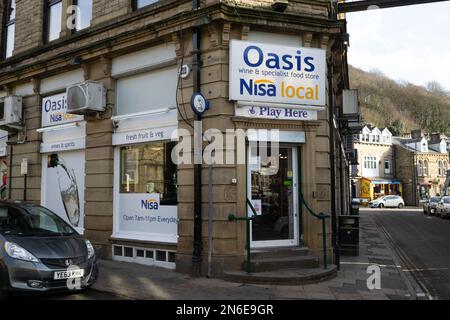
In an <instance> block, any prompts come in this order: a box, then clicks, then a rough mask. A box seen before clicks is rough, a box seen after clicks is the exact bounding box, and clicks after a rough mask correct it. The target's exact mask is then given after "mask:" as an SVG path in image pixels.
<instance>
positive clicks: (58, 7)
mask: <svg viewBox="0 0 450 320" xmlns="http://www.w3.org/2000/svg"><path fill="white" fill-rule="evenodd" d="M45 13H46V24H45V26H46V30H45V31H46V32H45V40H46V42H50V41H53V40H56V39H59V36H60V34H61V30H62V0H47V7H46V11H45Z"/></svg>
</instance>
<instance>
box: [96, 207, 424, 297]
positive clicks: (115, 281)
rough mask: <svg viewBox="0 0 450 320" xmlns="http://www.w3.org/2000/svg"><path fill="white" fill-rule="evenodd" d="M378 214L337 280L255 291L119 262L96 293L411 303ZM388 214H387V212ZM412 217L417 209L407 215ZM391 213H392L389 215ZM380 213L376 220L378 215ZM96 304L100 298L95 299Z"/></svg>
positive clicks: (365, 219)
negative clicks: (376, 276)
mask: <svg viewBox="0 0 450 320" xmlns="http://www.w3.org/2000/svg"><path fill="white" fill-rule="evenodd" d="M376 210H377V209H369V210H362V211H361V218H360V220H361V221H360V233H361V234H360V255H359V256H358V257H345V256H343V257H342V258H341V270H340V271H339V274H338V276H337V277H336V278H334V279H332V280H329V281H326V282H322V283H318V284H311V285H304V286H277V285H250V284H240V283H232V282H227V281H224V280H221V279H207V278H192V277H190V276H188V275H185V274H180V273H177V272H175V271H172V270H166V269H160V268H155V267H149V266H142V265H138V264H130V263H124V262H116V261H105V260H102V261H100V271H101V276H100V278H99V280H98V282H97V283H96V284H95V285H94V287H93V289H92V291H94V292H97V293H99V294H102V295H101V296H100V298H101V297H103V299H108V297H115V298H124V299H139V300H274V299H275V300H278V299H281V300H286V299H296V300H303V299H305V300H400V299H401V300H409V299H417V298H418V297H417V293H418V292H419V293H421V291H420V289H418V288H420V286H419V285H418V284H417V283H416V281H415V279H414V277H411V276H410V275H409V273H408V272H405V271H404V268H403V267H402V266H401V265H400V263H401V260H400V258H399V257H398V255H397V253H396V250H395V249H394V248H393V247H392V244H391V243H390V240H389V238H388V236H387V235H386V233H385V232H384V230H383V228H380V227H379V226H378V224H377V222H376V221H375V219H376V212H377V211H376ZM384 210H387V209H384ZM403 210H406V211H407V212H410V211H411V210H413V211H414V212H416V211H417V212H419V211H420V210H418V209H411V208H407V209H403ZM386 212H388V211H386ZM374 213H375V214H374ZM374 265H376V266H379V267H380V271H381V278H380V279H381V288H380V289H374V290H369V289H368V286H367V279H368V278H369V276H370V274H368V273H367V268H368V267H369V266H374ZM94 299H95V297H94Z"/></svg>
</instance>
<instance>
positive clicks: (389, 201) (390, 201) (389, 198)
mask: <svg viewBox="0 0 450 320" xmlns="http://www.w3.org/2000/svg"><path fill="white" fill-rule="evenodd" d="M392 198H393V197H392V196H387V197H386V198H385V201H386V203H385V206H386V207H392V206H393V199H392Z"/></svg>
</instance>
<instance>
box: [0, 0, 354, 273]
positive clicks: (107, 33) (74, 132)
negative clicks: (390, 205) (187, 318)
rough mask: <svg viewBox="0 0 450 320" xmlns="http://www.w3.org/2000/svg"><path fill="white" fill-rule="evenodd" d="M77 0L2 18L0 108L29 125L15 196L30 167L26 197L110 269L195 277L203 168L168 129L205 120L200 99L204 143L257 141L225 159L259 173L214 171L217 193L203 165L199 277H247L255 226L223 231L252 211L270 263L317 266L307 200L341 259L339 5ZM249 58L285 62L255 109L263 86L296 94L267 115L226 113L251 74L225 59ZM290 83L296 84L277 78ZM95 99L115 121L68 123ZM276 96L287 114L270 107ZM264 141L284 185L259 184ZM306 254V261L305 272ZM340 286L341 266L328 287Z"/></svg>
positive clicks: (262, 110)
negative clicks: (85, 100)
mask: <svg viewBox="0 0 450 320" xmlns="http://www.w3.org/2000/svg"><path fill="white" fill-rule="evenodd" d="M75 3H76V2H75V1H71V0H61V1H35V0H20V1H19V0H17V1H5V2H3V5H2V6H1V7H0V11H1V12H0V17H3V21H2V26H3V33H2V38H1V39H0V40H1V44H2V49H3V50H2V54H3V59H2V61H1V62H0V86H1V87H0V97H4V99H11V97H14V96H16V97H19V98H21V99H22V106H23V119H24V123H23V126H22V128H20V129H18V130H11V131H10V132H9V137H8V140H9V141H8V147H7V148H6V153H5V154H4V155H3V157H4V160H5V163H6V164H8V169H7V171H8V179H9V180H8V184H7V190H8V194H9V198H10V199H12V200H23V197H24V177H23V176H22V175H21V163H22V161H23V159H27V161H28V177H27V190H26V193H25V194H26V200H28V201H32V202H35V203H40V204H42V205H45V206H47V207H49V208H50V209H52V210H53V211H55V212H56V213H57V214H58V215H60V216H61V217H63V218H64V219H66V220H67V221H68V222H70V223H72V225H73V226H74V227H75V228H76V229H77V230H78V231H79V232H80V233H83V234H84V236H85V237H86V238H88V239H90V240H91V241H92V242H93V243H94V244H95V246H96V248H97V252H98V254H99V255H100V256H101V257H103V258H112V259H116V260H121V261H130V262H136V263H143V264H148V265H157V266H162V267H167V268H177V269H178V270H180V271H183V272H190V271H191V270H192V260H193V259H192V256H193V251H194V238H195V237H194V229H195V228H194V222H195V219H194V211H195V208H194V203H195V199H194V193H195V192H194V166H193V165H190V164H181V165H179V166H176V165H174V163H173V162H172V161H171V154H172V151H173V148H174V147H175V145H176V141H172V134H173V133H174V131H175V130H176V129H177V128H180V129H186V130H187V132H190V133H192V131H193V130H192V127H191V126H193V124H194V123H193V120H194V119H195V118H196V116H195V114H194V113H193V111H192V109H191V105H190V102H191V97H192V96H193V94H194V93H195V92H196V91H199V92H201V93H202V94H203V96H204V97H205V98H206V99H207V100H208V101H209V103H210V106H211V108H210V109H209V110H208V111H207V112H206V113H205V114H204V115H203V131H207V130H208V129H211V128H214V129H218V131H219V132H226V130H236V129H241V130H244V131H246V130H248V129H253V130H254V132H256V133H257V134H256V136H255V135H253V136H248V137H247V143H244V145H238V146H235V147H234V148H231V149H225V148H224V151H225V152H226V153H228V154H231V155H235V154H237V153H243V154H248V156H249V157H253V159H254V160H256V167H255V166H250V165H248V166H246V165H242V164H239V165H238V164H214V165H213V170H212V181H211V184H212V189H210V188H208V185H209V179H208V176H209V175H208V166H206V165H204V166H203V168H202V172H203V175H202V176H203V179H202V181H201V183H202V189H201V190H202V217H203V219H202V223H201V225H200V226H199V225H197V226H196V228H197V229H195V230H197V231H198V230H199V228H200V230H202V231H203V232H202V233H201V242H200V244H201V249H202V250H201V252H200V254H201V256H200V258H201V264H200V265H201V269H202V273H203V274H205V273H206V270H207V266H208V262H209V266H210V267H211V269H210V270H212V273H213V274H214V275H218V276H220V275H223V274H224V273H225V272H227V271H237V270H241V269H242V265H243V262H244V260H245V246H246V228H245V224H244V223H242V222H230V221H229V219H228V218H229V215H230V214H235V215H236V216H239V217H242V216H246V215H252V213H250V211H249V209H248V208H249V206H248V205H247V199H249V202H250V203H252V204H253V205H254V206H256V207H258V210H259V211H258V217H257V220H256V221H255V222H254V223H253V226H252V242H251V245H252V247H254V248H255V249H257V250H258V253H259V254H260V258H261V257H264V254H265V255H266V256H268V257H272V254H273V252H274V251H280V248H281V247H282V248H283V250H284V251H283V252H282V253H283V255H284V258H283V259H284V260H283V261H285V262H286V257H287V258H288V260H289V259H291V260H289V261H288V264H289V265H290V266H292V265H294V266H295V265H297V266H298V267H318V266H319V264H318V263H319V260H320V259H322V258H321V257H322V256H323V242H322V241H323V234H322V225H321V222H320V221H319V220H318V219H317V218H316V217H314V216H312V215H310V214H309V213H308V212H307V211H306V210H304V207H303V206H302V204H301V200H302V199H304V200H305V201H306V202H307V203H308V204H309V206H310V207H311V208H313V210H315V211H316V212H317V213H319V212H324V213H327V214H331V215H332V217H333V218H332V219H327V220H326V221H327V225H326V235H325V238H326V240H327V244H328V247H327V252H326V253H327V254H328V258H329V259H330V260H331V261H332V260H333V247H332V246H331V244H332V243H335V242H336V237H333V235H335V236H336V234H335V233H336V223H337V222H336V219H335V218H334V217H335V216H336V215H338V214H345V213H348V210H349V209H348V208H349V201H348V198H349V190H348V181H349V180H348V176H347V175H346V172H347V171H348V170H346V169H347V168H346V167H347V162H346V159H345V155H344V154H342V152H341V150H342V146H341V144H340V141H341V140H342V139H337V138H336V139H331V138H332V136H335V135H339V134H340V133H339V132H337V130H336V128H335V126H334V125H333V123H334V121H333V119H332V117H336V118H338V117H339V114H340V112H341V109H342V90H344V89H346V88H348V71H347V60H346V59H347V58H346V50H347V48H346V44H345V42H344V40H345V39H347V37H346V36H347V34H346V25H345V20H338V19H337V15H336V10H335V3H334V2H333V1H325V0H314V1H311V0H295V1H287V2H274V1H271V0H265V1H250V0H239V1H218V0H217V1H216V0H207V1H201V2H198V3H197V2H195V1H194V2H192V1H183V0H163V1H154V0H147V1H144V0H136V1H131V0H129V1H127V0H117V1H107V0H83V1H78V3H79V9H80V11H79V12H80V16H78V18H77V19H75V18H74V12H75V11H74V8H73V7H72V5H73V4H75ZM193 4H194V7H193ZM231 45H232V46H233V47H234V48H235V49H231ZM255 46H256V47H258V48H259V49H261V50H262V51H263V52H264V54H269V53H272V54H275V55H276V54H278V55H279V60H278V62H277V61H274V60H272V62H268V64H266V65H264V64H263V65H262V69H261V70H262V71H264V70H266V71H267V70H268V69H272V70H271V71H270V72H269V73H265V74H264V77H266V78H261V79H256V78H255V79H253V81H260V80H261V81H262V82H261V81H260V82H258V87H257V88H255V87H253V86H251V85H249V86H248V87H241V89H242V90H244V89H245V88H246V89H245V90H247V91H246V92H247V94H252V93H255V92H256V91H258V92H259V93H255V97H256V98H255V99H253V100H258V99H260V98H261V96H262V95H263V91H259V90H260V89H261V88H262V86H261V85H260V84H263V85H268V84H270V81H278V80H279V79H284V78H283V77H290V78H291V80H290V81H293V82H291V84H292V83H293V85H292V86H289V85H287V86H286V87H284V88H285V90H286V91H284V92H283V94H282V93H281V92H278V93H277V94H276V96H275V97H268V98H267V100H266V102H265V103H262V102H253V104H252V102H251V101H250V100H252V99H245V98H244V99H242V100H243V101H238V100H239V99H238V100H230V88H231V84H230V81H233V80H235V81H236V80H238V79H239V77H240V76H241V75H240V74H239V72H237V74H236V73H233V71H230V70H235V69H233V66H230V58H231V56H232V55H233V54H234V55H235V62H234V63H236V64H238V63H242V62H243V57H242V52H240V51H239V48H240V47H242V48H244V49H245V48H247V49H249V48H250V49H249V50H252V54H258V53H259V51H258V49H255ZM295 48H297V49H295ZM311 49H315V50H311ZM231 50H235V51H231ZM283 55H284V56H285V57H284V58H283ZM286 55H288V56H287V57H286ZM322 55H323V61H322V60H321V59H322V58H320V57H322ZM289 56H290V57H289ZM294 56H295V57H294ZM267 57H270V55H267V56H265V57H264V58H261V59H266V58H267ZM272 57H273V55H272ZM296 59H298V60H296ZM244 60H245V59H244ZM249 60H250V61H244V62H247V63H248V64H250V65H251V68H253V67H254V66H256V65H258V64H259V62H260V61H259V58H258V57H256V58H255V56H252V58H249ZM288 60H289V61H291V62H286V61H288ZM279 63H281V64H280V65H278V64H279ZM294 64H295V65H294ZM197 66H198V68H199V72H196V71H197ZM251 68H250V69H251ZM180 69H182V70H183V75H182V76H181V75H180V74H179V70H180ZM294 69H295V70H294ZM319 69H320V70H319ZM287 70H290V71H292V72H294V71H295V72H294V73H286V74H287V75H285V76H282V75H281V74H283V73H277V72H287ZM272 71H275V73H271V72H272ZM314 72H317V74H320V76H318V77H315V78H312V77H311V78H310V81H312V82H311V83H313V84H314V83H315V85H312V86H311V87H309V88H306V87H302V85H301V83H302V82H296V81H297V80H295V81H294V80H292V79H293V77H298V78H299V79H301V77H306V76H309V75H311V74H314ZM302 74H303V76H302ZM268 77H269V78H268ZM270 77H273V78H270ZM86 81H93V82H92V83H90V84H86ZM248 81H250V80H248ZM298 81H300V80H298ZM314 81H315V82H314ZM255 83H256V82H255ZM306 83H309V82H306ZM78 84H80V85H78ZM285 84H286V83H285ZM285 84H283V85H285ZM77 85H78V88H77V89H76V90H75V91H74V92H78V93H77V94H74V95H72V96H70V97H68V96H67V94H66V90H67V88H68V87H73V86H77ZM99 85H100V87H99ZM297 85H298V86H297ZM316 85H317V86H316ZM241 86H242V84H241ZM280 86H281V84H280ZM87 87H89V88H92V90H93V88H101V87H102V88H104V90H105V92H106V109H105V110H104V112H100V113H88V114H76V115H75V114H69V113H68V112H67V103H68V102H67V100H68V99H69V98H70V99H75V100H73V101H80V100H79V99H82V97H83V94H85V93H86V88H87ZM280 88H281V87H279V88H278V89H280ZM99 90H101V89H99ZM253 90H255V92H253ZM238 91H239V90H238ZM319 91H320V92H319ZM241 93H242V92H241ZM265 93H267V91H265ZM237 94H238V95H239V92H238V93H237ZM80 95H81V98H80ZM319 95H320V99H319ZM282 96H283V98H284V99H285V100H284V101H287V103H284V104H283V103H282V104H280V103H278V101H276V99H277V98H280V97H282ZM289 98H292V99H293V100H292V101H297V103H295V102H294V103H289V100H288V99H289ZM271 99H272V100H271ZM274 99H275V100H274ZM301 99H303V102H298V101H300V100H301ZM305 99H310V101H308V103H306V102H305V101H306V100H305ZM318 100H321V101H320V102H319V101H318ZM71 101H72V100H71ZM249 101H250V102H249ZM267 101H268V102H267ZM271 101H272V102H271ZM273 101H275V102H273ZM71 103H72V102H71ZM280 106H281V107H280ZM330 108H331V109H330ZM330 110H331V111H330ZM269 111H270V112H269ZM272 111H273V112H275V113H273V112H272ZM278 112H279V113H278ZM277 115H278V116H277ZM330 124H331V125H330ZM262 129H269V130H270V129H278V130H280V138H281V145H280V152H279V155H278V154H275V155H271V156H272V157H275V158H276V159H275V160H279V161H280V168H281V170H280V171H279V172H277V173H276V174H267V171H264V168H265V167H264V166H265V165H266V164H264V163H260V162H258V161H259V160H258V159H259V158H258V157H259V155H258V154H256V153H253V151H252V149H251V147H250V144H251V142H255V141H256V142H258V141H262V140H264V138H262V137H261V136H260V135H258V132H260V131H258V130H262ZM330 154H331V156H330ZM55 155H56V156H57V157H56V158H55ZM52 159H53V160H54V159H57V160H58V161H59V162H58V165H55V163H54V162H52ZM266 169H267V168H266ZM264 172H266V173H264ZM338 173H341V174H338ZM302 195H303V196H302ZM209 200H210V201H209ZM209 204H210V205H209ZM208 212H209V213H211V214H212V220H211V223H210V224H208ZM208 231H210V235H211V236H212V238H211V237H210V238H208ZM333 231H334V232H333ZM198 244H199V243H197V245H198ZM286 247H288V248H287V249H286ZM305 252H306V253H309V254H310V255H309V256H306V257H304V258H301V259H300V258H299V255H304V254H305ZM208 254H210V257H211V260H208ZM283 255H281V256H283ZM260 265H261V264H260ZM263 265H264V264H263ZM264 267H265V268H269V269H271V268H275V269H276V270H280V269H283V267H285V265H283V263H277V262H276V261H275V262H274V261H269V263H266V264H265V265H264ZM317 270H319V269H317ZM334 273H335V269H334V267H332V268H330V270H329V271H328V274H325V275H330V274H334ZM321 276H324V274H323V273H320V272H318V273H317V277H319V278H320V277H321Z"/></svg>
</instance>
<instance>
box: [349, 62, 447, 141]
mask: <svg viewBox="0 0 450 320" xmlns="http://www.w3.org/2000/svg"><path fill="white" fill-rule="evenodd" d="M349 71H350V85H351V88H352V89H359V90H360V93H359V96H360V100H361V108H362V115H363V121H364V122H365V123H370V124H372V125H374V126H377V127H380V128H384V127H388V128H389V129H390V130H391V132H392V133H393V134H394V135H401V134H406V133H409V132H410V131H411V130H412V129H418V128H421V129H424V130H425V131H426V132H430V133H431V132H441V133H447V132H448V129H449V127H448V126H449V124H450V93H449V92H445V91H444V90H443V89H442V88H441V87H440V86H439V84H437V83H430V84H428V86H427V88H425V87H421V86H416V85H413V84H410V83H398V82H396V81H394V80H391V79H389V78H387V77H386V76H384V75H383V74H382V73H380V72H376V71H375V72H365V71H362V70H360V69H357V68H354V67H351V66H350V70H349Z"/></svg>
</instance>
